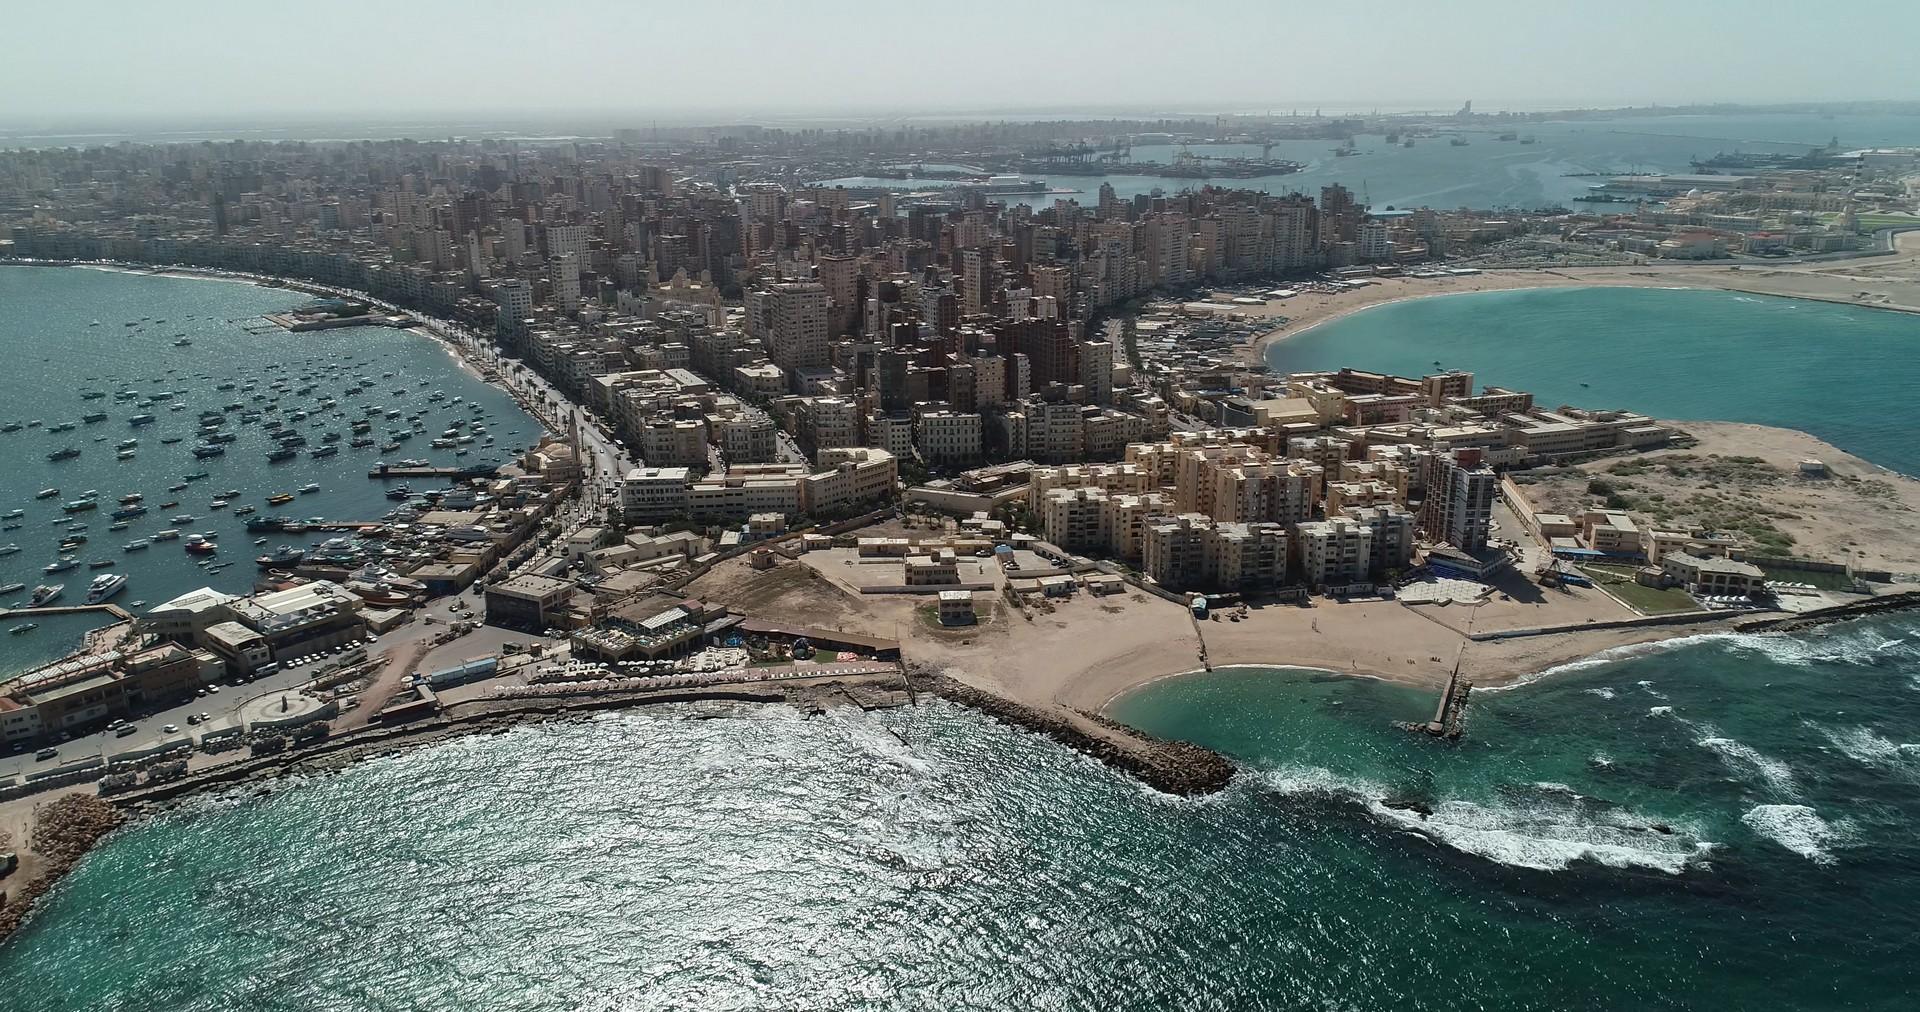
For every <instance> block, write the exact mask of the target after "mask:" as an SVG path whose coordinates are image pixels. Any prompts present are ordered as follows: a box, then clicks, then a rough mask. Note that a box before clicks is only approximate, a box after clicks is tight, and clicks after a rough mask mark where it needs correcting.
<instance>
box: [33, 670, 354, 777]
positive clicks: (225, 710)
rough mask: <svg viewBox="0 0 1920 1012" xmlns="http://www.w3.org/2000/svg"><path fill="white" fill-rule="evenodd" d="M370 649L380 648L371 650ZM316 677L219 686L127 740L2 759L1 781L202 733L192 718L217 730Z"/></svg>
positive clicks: (94, 738)
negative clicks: (173, 728) (174, 729)
mask: <svg viewBox="0 0 1920 1012" xmlns="http://www.w3.org/2000/svg"><path fill="white" fill-rule="evenodd" d="M369 649H378V648H377V647H370V648H369ZM316 673H317V672H316V669H314V668H313V667H308V666H303V667H298V668H289V669H285V670H282V671H276V672H274V673H273V674H271V675H266V676H264V677H262V678H258V679H255V680H254V681H251V682H246V683H243V684H240V685H231V684H225V683H223V684H221V685H219V686H217V688H218V690H219V691H217V692H216V691H211V690H209V692H208V694H207V695H205V696H195V697H194V698H193V699H192V700H191V701H190V702H186V703H181V704H178V705H175V706H170V707H168V708H166V709H164V710H159V711H156V712H154V713H152V714H149V715H147V716H143V717H139V718H137V719H135V720H134V722H133V723H134V725H135V726H136V727H138V728H139V730H138V731H137V732H135V733H133V734H130V735H128V736H126V737H124V738H119V737H115V736H114V734H113V732H112V731H101V732H98V733H95V734H90V735H87V736H86V737H84V738H75V739H74V740H72V741H68V742H61V743H59V744H58V745H56V746H54V747H55V748H58V749H59V750H60V755H59V756H58V757H57V758H54V759H47V760H35V759H34V757H33V756H34V752H35V751H37V750H38V748H39V746H35V747H34V748H33V749H29V750H27V751H26V752H23V753H20V754H18V755H9V756H5V757H0V778H6V777H12V776H16V775H18V774H20V773H26V772H31V771H33V770H40V769H51V768H53V767H55V766H58V765H60V764H61V763H66V762H72V761H73V760H75V759H84V758H87V757H88V756H97V755H100V754H102V752H103V751H104V752H106V753H107V754H112V753H116V752H125V751H127V750H129V749H134V748H140V747H143V746H146V745H154V744H158V743H159V742H160V741H161V740H162V739H165V738H173V737H178V735H177V734H172V735H170V734H165V733H163V732H162V731H161V730H160V729H161V728H162V727H165V726H166V725H168V724H174V725H177V726H178V727H179V728H180V733H186V732H189V731H198V730H199V728H198V727H195V726H192V725H190V724H188V723H187V717H188V715H190V714H195V713H205V714H208V715H209V716H210V718H211V719H212V721H213V724H214V726H216V727H218V726H224V725H223V724H222V723H221V722H222V720H223V718H228V717H232V716H233V715H234V714H235V713H237V712H239V710H240V707H241V706H242V705H243V704H245V703H246V702H247V700H249V699H255V698H258V697H260V696H265V695H278V694H280V693H282V692H291V691H293V690H295V689H297V688H299V687H300V686H302V685H305V684H306V683H307V682H309V681H311V680H312V679H313V677H314V675H315V674H316Z"/></svg>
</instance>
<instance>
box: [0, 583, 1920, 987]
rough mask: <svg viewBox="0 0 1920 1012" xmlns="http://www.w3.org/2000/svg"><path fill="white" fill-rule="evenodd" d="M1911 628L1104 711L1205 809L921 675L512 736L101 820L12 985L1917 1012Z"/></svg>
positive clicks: (1223, 681) (1174, 699)
mask: <svg viewBox="0 0 1920 1012" xmlns="http://www.w3.org/2000/svg"><path fill="white" fill-rule="evenodd" d="M1916 636H1920V621H1916V620H1914V619H1911V618H1903V619H1897V620H1882V621H1879V622H1875V623H1872V624H1859V625H1853V626H1848V627H1843V628H1836V629H1831V630H1828V631H1826V632H1824V633H1818V634H1812V635H1803V636H1795V637H1771V638H1761V637H1721V638H1711V639H1703V640H1699V641H1695V642H1690V643H1685V644H1681V645H1679V646H1674V647H1670V648H1668V649H1663V650H1654V651H1650V652H1647V653H1644V654H1641V655H1638V656H1632V657H1625V658H1619V659H1614V660H1602V661H1595V662H1589V663H1586V664H1584V665H1580V666H1577V668H1576V669H1574V670H1565V671H1561V672H1557V673H1555V674H1553V675H1552V676H1551V677H1549V678H1548V679H1546V680H1544V681H1541V682H1538V683H1536V684H1533V685H1529V686H1524V687H1522V688H1518V689H1514V690H1510V691H1506V692H1499V693H1482V694H1479V695H1478V696H1477V698H1476V701H1475V704H1474V708H1473V711H1472V714H1471V717H1470V720H1471V724H1470V728H1469V734H1468V737H1467V738H1466V740H1465V741H1464V742H1463V743H1461V744H1459V745H1457V746H1446V745H1442V744H1438V743H1435V742H1432V741H1430V740H1427V739H1425V738H1420V737H1415V736H1412V735H1409V734H1407V733H1406V732H1403V731H1399V730H1396V729H1394V728H1393V727H1392V726H1391V723H1390V722H1391V721H1393V720H1395V719H1399V718H1403V717H1408V716H1416V715H1422V714H1424V713H1425V712H1426V711H1427V710H1428V708H1430V706H1431V696H1430V694H1427V693H1420V692H1410V691H1407V690H1403V689H1400V688H1397V687H1395V686H1391V685H1386V684H1383V683H1377V682H1371V681H1365V680H1358V679H1351V678H1343V677H1336V676H1331V675H1325V674H1317V673H1313V672H1302V671H1297V670H1285V669H1276V670H1246V669H1237V670H1225V671H1221V672H1217V673H1214V674H1212V675H1207V676H1198V677H1192V678H1185V679H1174V680H1168V681H1163V682H1160V683H1156V684H1155V685H1153V686H1151V687H1149V688H1147V689H1145V690H1142V691H1141V692H1140V693H1138V694H1137V695H1134V696H1131V697H1128V698H1126V699H1123V700H1122V701H1121V704H1120V708H1119V713H1120V715H1121V716H1123V717H1125V718H1127V719H1129V720H1131V721H1134V722H1136V723H1139V724H1141V725H1143V726H1145V727H1148V728H1150V729H1152V730H1155V731H1158V732H1161V733H1164V734H1170V735H1176V736H1180V737H1185V738H1190V739H1192V740H1195V741H1200V742H1203V743H1206V744H1209V745H1212V746H1215V747H1218V748H1222V749H1225V750H1227V751H1229V752H1230V753H1231V754H1233V755H1234V756H1236V757H1237V758H1238V759H1239V760H1240V761H1241V762H1242V763H1243V764H1244V771H1243V774H1242V775H1241V776H1240V777H1239V779H1238V780H1237V782H1236V783H1235V785H1234V786H1233V787H1232V788H1230V789H1229V790H1228V791H1227V792H1226V793H1225V794H1223V795H1220V796H1216V797H1213V798H1208V799H1203V800H1197V801H1177V800H1172V799H1169V798H1166V797H1163V796H1159V795H1155V794H1153V793H1151V792H1148V791H1146V790H1144V789H1143V788H1141V787H1139V786H1138V785H1136V784H1134V783H1133V782H1131V781H1128V780H1126V779H1124V778H1122V777H1120V776H1118V775H1116V774H1114V773H1112V772H1111V771H1109V770H1107V769H1105V768H1103V767H1101V766H1098V765H1096V764H1095V763H1093V762H1091V761H1090V760H1086V759H1084V758H1081V757H1079V756H1077V755H1075V754H1073V753H1069V752H1066V751H1064V750H1063V749H1061V748H1060V747H1058V746H1056V745H1054V744H1052V743H1050V742H1048V741H1046V740H1044V739H1041V738H1039V737H1037V736H1034V735H1032V734H1029V733H1026V732H1022V731H1017V730H1013V729H1011V728H1007V727H1005V726H1001V725H997V724H994V723H991V722H988V721H986V720H984V719H981V718H979V717H977V716H974V715H972V714H970V713H968V712H965V711H962V710H958V709H956V708H953V707H951V706H948V705H945V704H943V703H938V702H934V703H931V704H929V705H925V706H922V707H919V708H915V709H909V710H902V711H892V712H888V713H881V714H862V713H859V712H858V711H851V710H842V711H835V712H832V713H830V714H829V715H827V716H826V717H823V718H815V719H808V718H805V717H803V716H801V715H800V714H798V713H796V712H793V711H789V710H786V709H783V708H765V709H752V710H745V711H741V714H740V715H738V716H736V717H735V718H734V719H714V720H702V719H694V718H696V717H697V716H702V715H708V714H711V713H712V712H713V711H702V710H695V709H691V708H668V709H659V710H652V711H646V712H631V713H623V714H613V715H605V716H601V717H598V718H595V719H591V720H586V721H580V722H573V723H564V724H547V725H539V726H528V727H524V728H521V729H519V730H516V731H513V732H511V733H508V734H504V735H499V736H494V737H486V738H474V739H466V740H459V741H455V742H452V743H449V744H445V745H441V746H436V747H433V748H429V749H425V750H421V751H417V752H413V753H409V754H404V755H400V756H395V757H389V758H385V759H380V760H375V761H371V762H367V763H364V764H361V765H359V766H355V767H352V768H350V769H347V770H345V771H342V772H340V773H337V774H330V775H326V776H319V777H314V778H311V779H304V780H301V781H297V782H292V783H287V784H283V785H280V786H278V787H277V788H275V789H273V790H272V791H270V792H263V793H261V794H259V795H247V794H235V795H230V796H226V797H214V798H204V799H200V800H197V801H194V802H192V803H190V804H188V805H187V806H186V807H184V808H182V809H181V810H179V811H176V812H174V813H172V814H169V815H167V816H164V817H162V818H160V819H157V820H155V821H153V822H150V823H147V824H144V825H141V826H139V827H137V828H134V829H131V830H129V831H126V832H124V833H122V834H120V835H118V836H116V837H115V838H113V839H112V840H111V841H110V842H108V843H107V844H106V845H105V846H103V847H102V848H101V849H99V850H98V851H96V852H95V853H94V854H93V855H91V856H90V857H89V858H88V859H87V860H86V862H85V863H84V864H83V866H82V867H81V868H80V869H79V870H78V871H77V872H76V873H75V874H74V875H73V876H71V877H70V878H69V879H67V880H66V882H65V883H64V884H63V885H62V886H61V887H60V888H59V890H58V891H57V893H56V895H55V898H54V899H53V902H52V903H51V904H50V905H49V906H48V907H47V908H46V909H45V910H44V911H43V912H42V913H41V914H40V915H39V916H38V917H37V918H36V919H35V920H34V921H33V922H32V923H31V924H30V925H29V926H28V927H27V928H26V929H25V931H24V932H23V933H22V934H21V935H20V936H18V937H17V938H16V939H15V940H14V941H13V942H12V943H11V944H10V945H8V946H7V947H6V948H5V949H0V1008H6V1009H19V1010H29V1009H31V1010H55V1009H76V1010H77V1009H113V1008H142V1009H156V1010H187V1009H191V1010H228V1009H247V1010H291V1009H303V1010H304V1009H330V1010H333V1009H338V1010H363V1009H364V1010H376V1009H378V1010H387V1009H423V1010H425V1009H455V1008H497V1009H513V1010H555V1012H559V1010H576V1009H629V1008H631V1009H667V1008H695V1009H776V1008H778V1009H801V1008H818V1009H829V1008H831V1009H911V1010H920V1009H926V1010H935V1009H940V1010H946V1009H1006V1008H1046V1009H1064V1010H1079V1009H1110V1008H1182V1009H1220V1010H1229V1009H1233V1010H1237V1009H1248V1008H1315V1009H1320V1008H1325V1009H1378V1008H1399V1009H1409V1010H1419V1009H1459V1008H1483V1009H1503V1010H1505V1009H1571V1008H1580V1009H1586V1008H1605V1009H1628V1008H1631V1009H1750V1008H1794V1009H1838V1008H1849V1009H1904V1008H1910V1007H1911V1005H1910V996H1911V994H1912V992H1913V990H1914V988H1915V987H1920V961H1916V959H1915V957H1916V956H1920V947H1917V946H1916V943H1915V938H1916V937H1917V936H1916V931H1917V930H1920V845H1917V844H1916V841H1915V837H1914V835H1913V832H1912V826H1913V824H1914V819H1915V818H1916V816H1920V745H1915V744H1912V743H1913V742H1915V741H1916V740H1920V645H1917V644H1916V639H1915V637H1916ZM895 732H897V733H898V734H899V735H900V737H901V738H904V743H903V742H902V741H901V740H899V739H897V738H896V737H895ZM1416 803H1417V804H1419V805H1421V806H1424V807H1425V808H1427V809H1428V810H1430V811H1431V813H1432V814H1431V816H1430V817H1427V818H1422V817H1421V816H1420V815H1418V814H1416V813H1415V812H1414V811H1412V810H1408V809H1398V808H1395V807H1392V806H1393V805H1395V804H1400V805H1411V804H1416Z"/></svg>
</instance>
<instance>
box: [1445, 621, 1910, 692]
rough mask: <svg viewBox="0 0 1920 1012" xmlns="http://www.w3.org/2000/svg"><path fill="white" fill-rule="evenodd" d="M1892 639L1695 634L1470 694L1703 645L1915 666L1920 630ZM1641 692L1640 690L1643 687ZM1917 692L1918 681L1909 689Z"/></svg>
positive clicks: (1868, 633)
mask: <svg viewBox="0 0 1920 1012" xmlns="http://www.w3.org/2000/svg"><path fill="white" fill-rule="evenodd" d="M1895 632H1896V634H1897V635H1896V636H1895V637H1894V638H1893V639H1885V638H1883V636H1882V634H1881V633H1879V632H1876V631H1874V630H1871V629H1853V628H1848V627H1836V630H1835V631H1828V632H1824V633H1818V632H1816V633H1813V634H1809V633H1805V632H1801V633H1739V632H1710V633H1696V634H1694V635H1692V636H1676V637H1674V638H1673V639H1668V640H1656V641H1654V642H1651V643H1629V644H1627V645H1625V646H1618V647H1609V648H1608V649H1606V650H1602V651H1600V652H1599V653H1596V654H1593V655H1591V656H1588V657H1582V658H1580V659H1579V660H1576V661H1568V662H1566V663H1565V664H1556V665H1554V666H1553V667H1550V668H1543V669H1541V670H1539V671H1536V672H1534V673H1532V674H1530V675H1523V676H1521V677H1519V678H1516V679H1514V680H1513V681H1511V682H1508V683H1507V684H1505V685H1491V686H1487V687H1485V688H1478V687H1476V688H1475V689H1474V691H1475V692H1482V693H1484V692H1505V691H1507V690H1509V689H1517V688H1519V687H1521V686H1523V685H1532V684H1533V683H1535V682H1538V681H1540V680H1542V679H1544V678H1548V677H1551V676H1554V675H1565V674H1570V673H1572V672H1576V671H1587V670H1590V669H1592V668H1599V667H1605V666H1606V665H1609V664H1614V663H1617V662H1619V661H1624V660H1629V659H1632V658H1635V657H1644V656H1647V655H1649V654H1659V653H1665V652H1667V651H1669V650H1679V649H1682V648H1685V647H1692V646H1699V645H1701V644H1707V643H1722V644H1725V645H1727V646H1728V647H1730V648H1733V649H1737V650H1746V651H1749V652H1752V653H1757V654H1760V655H1762V656H1764V657H1766V658H1767V659H1768V660H1771V661H1775V662H1777V663H1780V664H1788V665H1793V666H1796V667H1805V666H1808V665H1812V664H1820V663H1844V664H1858V663H1863V662H1864V663H1871V662H1873V661H1876V660H1881V659H1884V658H1906V659H1912V660H1920V630H1914V629H1899V630H1895ZM1643 687H1644V685H1643ZM1913 687H1914V688H1915V689H1916V690H1920V679H1916V680H1915V681H1914V683H1913Z"/></svg>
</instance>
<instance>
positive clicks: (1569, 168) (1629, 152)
mask: <svg viewBox="0 0 1920 1012" xmlns="http://www.w3.org/2000/svg"><path fill="white" fill-rule="evenodd" d="M1513 130H1514V132H1516V133H1520V134H1531V135H1532V136H1533V137H1534V143H1532V144H1521V143H1519V142H1518V140H1513V141H1500V140H1497V139H1496V138H1497V136H1498V134H1499V133H1503V132H1506V131H1505V130H1504V129H1503V130H1500V131H1492V130H1489V131H1484V132H1463V133H1462V134H1461V136H1462V137H1464V138H1466V139H1467V140H1468V141H1469V143H1468V144H1467V145H1466V146H1464V147H1455V146H1453V145H1451V144H1449V143H1448V138H1447V137H1445V136H1439V137H1428V138H1422V139H1419V140H1417V141H1416V142H1415V144H1414V146H1413V147H1411V148H1407V147H1400V146H1397V145H1390V144H1388V143H1387V142H1386V138H1385V137H1384V136H1381V135H1362V136H1360V137H1356V138H1355V147H1356V148H1358V149H1359V150H1360V151H1362V152H1363V153H1362V154H1359V155H1354V156H1351V157H1339V156H1336V155H1334V153H1333V149H1334V148H1335V147H1337V146H1338V142H1336V141H1329V140H1312V141H1285V142H1282V143H1279V144H1275V145H1274V146H1273V150H1272V157H1274V158H1285V159H1289V160H1291V161H1296V162H1300V163H1301V164H1302V165H1303V166H1305V167H1304V168H1303V169H1302V170H1301V171H1299V172H1295V173H1290V174H1288V175H1284V176H1262V177H1257V178H1254V179H1216V180H1200V179H1177V178H1169V177H1162V176H1132V175H1113V176H1065V175H1052V176H1045V174H1044V173H1034V174H1033V175H1036V176H1045V178H1046V179H1047V182H1048V185H1049V186H1052V187H1055V188H1060V189H1078V190H1080V191H1082V192H1081V193H1080V194H1079V195H1078V196H1076V197H1074V198H1073V199H1076V200H1078V201H1080V202H1081V203H1082V204H1089V203H1092V202H1093V200H1094V199H1095V197H1096V196H1097V195H1098V193H1099V192H1100V184H1101V183H1103V182H1105V183H1110V184H1112V186H1113V188H1114V191H1115V192H1116V193H1117V194H1118V195H1119V196H1120V198H1121V199H1122V200H1131V199H1132V198H1133V197H1134V196H1136V195H1138V194H1143V193H1151V192H1153V191H1154V190H1156V189H1157V190H1160V191H1161V192H1164V193H1174V192H1178V191H1180V190H1183V189H1189V188H1193V187H1198V186H1201V185H1205V184H1207V183H1212V184H1214V185H1222V186H1233V187H1243V188H1248V189H1256V190H1265V191H1268V192H1272V193H1286V192H1289V191H1292V190H1300V191H1303V192H1308V193H1315V194H1317V193H1318V192H1319V189H1320V187H1322V186H1325V185H1328V184H1329V183H1340V184H1342V185H1344V186H1346V187H1347V188H1349V189H1351V190H1353V191H1354V193H1355V194H1357V195H1359V196H1360V198H1361V199H1363V200H1366V201H1369V202H1371V203H1372V205H1373V206H1374V207H1376V208H1383V209H1384V208H1387V207H1401V208H1406V207H1421V206H1427V207H1437V208H1453V207H1476V208H1489V207H1529V208H1530V207H1545V206H1549V205H1553V204H1562V203H1565V202H1567V201H1570V200H1571V199H1572V198H1574V197H1576V196H1579V195H1580V194H1583V193H1585V192H1586V191H1587V189H1588V188H1589V187H1591V186H1593V185H1594V184H1596V183H1599V182H1601V181H1602V180H1600V179H1597V178H1591V177H1588V176H1584V175H1570V174H1572V173H1608V174H1613V173H1627V172H1636V173H1638V172H1691V171H1693V169H1692V166H1691V162H1692V161H1693V159H1695V158H1708V157H1711V156H1713V155H1714V154H1716V153H1718V152H1722V151H1726V152H1732V151H1747V152H1764V153H1775V152H1779V153H1788V154H1800V153H1804V152H1806V151H1807V150H1809V149H1810V148H1811V147H1813V146H1819V145H1825V144H1826V143H1827V142H1828V141H1829V140H1831V139H1833V138H1835V137H1838V138H1839V140H1840V143H1841V145H1842V146H1843V147H1850V148H1860V147H1870V146H1878V145H1902V144H1920V116H1887V115H1871V116H1833V117H1825V116H1760V115H1741V116H1654V117H1640V118H1622V119H1608V120H1583V121H1569V122H1557V123H1542V124H1537V125H1535V126H1530V127H1515V128H1513ZM1188 150H1190V151H1191V152H1192V153H1194V154H1197V155H1216V156H1224V157H1252V158H1257V157H1260V155H1261V154H1262V149H1261V146H1260V145H1257V144H1196V145H1192V146H1191V147H1189V149H1188ZM1177 153H1178V149H1177V148H1174V147H1169V146H1166V145H1158V146H1152V145H1138V146H1135V147H1134V148H1133V149H1132V157H1133V158H1134V160H1136V161H1142V162H1148V161H1151V162H1161V163H1171V162H1172V161H1173V159H1174V156H1175V155H1176V154H1177ZM834 182H839V183H843V184H845V185H848V186H881V185H901V183H900V181H898V180H880V179H868V178H848V179H842V180H835V181H834ZM1005 199H1007V200H1009V201H1013V202H1017V203H1027V204H1032V205H1034V206H1038V207H1047V206H1051V205H1052V204H1053V202H1054V200H1055V199H1056V197H1054V196H1052V195H1034V196H1020V197H1016V196H1008V197H1006V198H1005Z"/></svg>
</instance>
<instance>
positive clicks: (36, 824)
mask: <svg viewBox="0 0 1920 1012" xmlns="http://www.w3.org/2000/svg"><path fill="white" fill-rule="evenodd" d="M125 821H126V815H125V814H123V813H122V812H121V811H120V809H118V808H116V807H114V806H113V805H112V804H109V803H108V802H105V801H102V800H101V799H99V798H97V797H95V796H93V795H91V794H65V795H62V796H60V797H58V798H55V799H53V800H52V801H48V802H46V803H44V804H42V805H39V806H38V807H36V808H35V809H34V813H33V831H32V838H31V839H29V840H28V841H27V845H28V847H29V848H30V851H31V852H30V853H27V854H22V855H21V868H20V870H19V871H17V872H15V873H14V874H16V875H25V876H30V877H29V878H28V879H27V880H26V881H25V882H24V883H23V884H22V885H21V887H20V888H19V890H18V891H17V892H16V893H15V894H14V895H13V897H12V898H11V899H9V900H8V901H7V904H6V906H4V907H0V939H5V938H7V937H8V936H9V935H12V934H13V932H14V931H15V930H16V929H17V928H19V927H20V925H21V924H22V923H24V922H25V921H26V919H27V915H28V914H30V913H31V912H32V910H33V904H34V901H35V900H37V899H39V898H40V897H41V896H42V895H44V894H45V893H46V891H47V890H48V889H50V888H52V887H53V884H54V883H55V882H58V881H60V878H61V876H63V875H65V874H66V873H67V872H69V871H71V870H73V866H74V865H76V864H78V863H79V862H80V859H81V858H82V857H84V856H86V853H87V851H89V850H92V849H93V846H94V844H96V843H99V842H100V839H101V837H104V836H106V835H107V834H108V833H111V832H113V831H114V830H115V829H118V828H120V825H121V824H122V823H123V822H125Z"/></svg>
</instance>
